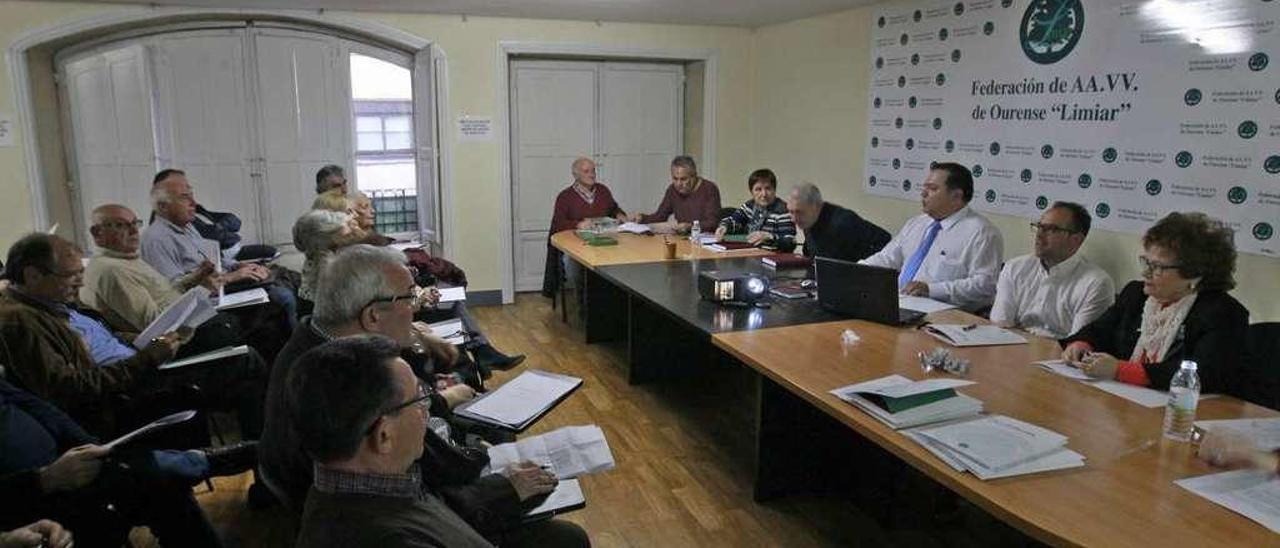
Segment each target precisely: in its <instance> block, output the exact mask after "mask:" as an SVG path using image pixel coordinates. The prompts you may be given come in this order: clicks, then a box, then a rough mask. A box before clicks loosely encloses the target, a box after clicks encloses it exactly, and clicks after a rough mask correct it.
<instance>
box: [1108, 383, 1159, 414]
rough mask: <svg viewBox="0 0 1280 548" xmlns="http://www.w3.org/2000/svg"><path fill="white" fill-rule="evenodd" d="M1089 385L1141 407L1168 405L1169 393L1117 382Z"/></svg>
mask: <svg viewBox="0 0 1280 548" xmlns="http://www.w3.org/2000/svg"><path fill="white" fill-rule="evenodd" d="M1089 384H1090V386H1093V387H1095V388H1097V389H1099V390H1102V391H1103V392H1109V393H1111V394H1115V395H1117V396H1120V397H1122V398H1124V399H1126V400H1129V401H1131V402H1133V403H1136V404H1138V405H1141V406H1143V407H1150V408H1156V407H1164V406H1165V404H1167V403H1169V393H1168V392H1164V391H1161V390H1153V389H1150V388H1146V387H1142V386H1134V385H1132V384H1125V383H1122V382H1119V381H1098V382H1094V383H1089Z"/></svg>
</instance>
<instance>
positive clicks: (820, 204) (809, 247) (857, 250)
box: [787, 183, 893, 262]
mask: <svg viewBox="0 0 1280 548" xmlns="http://www.w3.org/2000/svg"><path fill="white" fill-rule="evenodd" d="M787 209H788V210H789V211H790V212H791V218H792V219H793V220H794V221H795V223H796V226H798V227H800V230H803V231H804V256H805V257H830V258H832V259H840V260H844V261H850V262H857V261H861V260H862V259H865V258H867V257H870V256H872V255H875V254H876V252H877V251H880V249H881V248H883V247H884V246H885V245H887V244H888V243H889V240H891V239H893V236H891V235H890V234H889V233H888V232H886V231H885V230H884V229H883V228H880V227H878V226H876V225H875V223H872V222H871V221H868V220H866V219H863V218H862V217H859V216H858V214H857V213H854V212H853V211H850V210H848V209H845V208H843V207H840V206H838V205H836V204H832V203H827V202H825V201H823V200H822V192H821V191H819V190H818V187H817V186H815V185H814V184H813V183H801V184H799V185H797V186H796V187H795V189H794V190H792V191H791V196H790V200H789V201H788V202H787Z"/></svg>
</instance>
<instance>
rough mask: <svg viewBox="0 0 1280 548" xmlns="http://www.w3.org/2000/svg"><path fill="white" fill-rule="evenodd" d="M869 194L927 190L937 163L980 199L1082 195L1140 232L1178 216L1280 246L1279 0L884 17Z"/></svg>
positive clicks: (1034, 1) (1012, 210) (1033, 209)
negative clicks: (1202, 218)
mask: <svg viewBox="0 0 1280 548" xmlns="http://www.w3.org/2000/svg"><path fill="white" fill-rule="evenodd" d="M872 17H873V21H872V27H871V29H872V33H871V73H872V76H871V89H870V93H869V94H868V98H867V99H868V101H870V102H871V104H870V111H869V112H870V115H869V116H868V119H869V125H868V128H867V130H868V139H867V154H866V158H867V162H866V172H865V175H864V179H863V185H864V187H865V188H866V190H867V191H868V192H870V193H873V194H876V195H880V196H889V197H896V198H901V199H908V200H918V199H919V192H920V187H919V185H920V183H921V182H923V181H924V178H925V175H927V174H928V171H929V166H930V164H931V163H933V162H958V163H961V164H964V165H965V166H968V167H969V168H970V169H971V170H973V174H974V182H975V188H974V191H975V192H974V199H973V202H972V205H973V207H975V208H976V209H978V210H980V211H990V212H996V213H1003V214H1009V215H1018V216H1023V217H1038V216H1039V215H1040V212H1041V211H1042V210H1043V209H1045V208H1046V207H1048V206H1049V204H1052V203H1053V202H1054V201H1056V200H1068V201H1074V202H1079V203H1081V204H1084V205H1085V206H1086V207H1088V208H1089V210H1090V211H1091V212H1092V213H1093V217H1094V223H1095V224H1094V226H1097V227H1100V228H1104V229H1110V230H1118V231H1124V232H1132V233H1142V232H1143V231H1145V230H1146V229H1147V228H1148V227H1149V226H1151V224H1152V223H1154V222H1155V221H1156V220H1157V219H1159V218H1160V217H1162V216H1164V215H1165V214H1166V213H1168V212H1170V211H1203V212H1205V213H1208V214H1209V215H1212V216H1214V217H1217V218H1219V219H1222V220H1224V221H1227V222H1228V223H1230V224H1231V225H1232V226H1233V227H1235V229H1236V247H1237V248H1238V249H1239V250H1240V251H1242V252H1247V253H1254V254H1260V255H1267V256H1271V257H1280V235H1278V234H1276V231H1277V229H1280V59H1275V58H1276V57H1277V56H1280V27H1278V25H1277V22H1278V21H1280V0H1275V1H1273V0H1135V1H1115V0H972V1H959V0H952V1H937V0H932V1H905V2H897V3H892V4H887V5H885V6H883V7H881V8H880V9H878V10H876V12H875V14H874V15H873V16H872Z"/></svg>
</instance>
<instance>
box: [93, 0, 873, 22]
mask: <svg viewBox="0 0 1280 548" xmlns="http://www.w3.org/2000/svg"><path fill="white" fill-rule="evenodd" d="M96 1H100V2H110V3H116V4H142V3H145V4H149V5H161V6H195V7H204V8H211V7H212V8H245V7H249V8H272V9H318V8H323V9H330V10H358V11H388V12H416V13H446V14H458V15H474V16H495V17H525V18H534V19H577V20H583V21H626V22H643V23H682V24H697V25H727V26H743V27H758V26H761V25H768V24H772V23H781V22H783V21H791V20H794V19H801V18H804V17H810V16H814V15H821V14H825V13H832V12H837V11H842V10H846V9H850V8H854V7H857V6H865V5H868V4H874V3H876V2H877V1H878V0H148V1H146V2H140V1H138V0H132V1H130V0H96Z"/></svg>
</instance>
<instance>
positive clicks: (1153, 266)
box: [1138, 255, 1182, 276]
mask: <svg viewBox="0 0 1280 548" xmlns="http://www.w3.org/2000/svg"><path fill="white" fill-rule="evenodd" d="M1138 265H1139V266H1140V267H1142V275H1144V276H1146V275H1148V274H1155V273H1156V272H1164V271H1166V270H1177V269H1179V268H1182V265H1180V264H1164V263H1157V262H1155V261H1152V260H1151V259H1148V258H1146V257H1143V256H1141V255H1139V256H1138Z"/></svg>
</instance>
